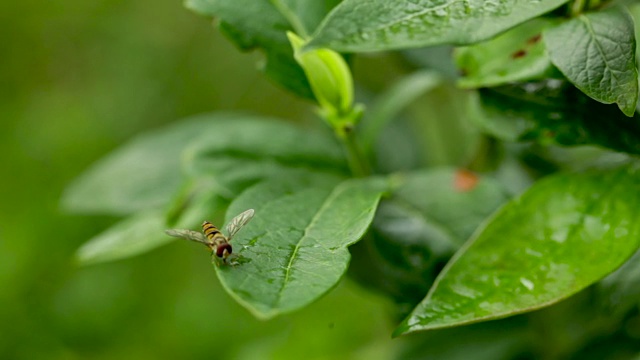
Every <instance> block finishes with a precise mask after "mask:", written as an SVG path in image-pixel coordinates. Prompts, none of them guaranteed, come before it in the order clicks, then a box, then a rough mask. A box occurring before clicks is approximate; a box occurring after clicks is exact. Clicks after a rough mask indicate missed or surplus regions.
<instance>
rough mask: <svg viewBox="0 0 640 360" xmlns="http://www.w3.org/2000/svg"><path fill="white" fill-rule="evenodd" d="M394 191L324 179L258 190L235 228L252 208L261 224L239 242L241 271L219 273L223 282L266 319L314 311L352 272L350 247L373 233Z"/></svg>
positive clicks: (239, 207) (242, 204)
mask: <svg viewBox="0 0 640 360" xmlns="http://www.w3.org/2000/svg"><path fill="white" fill-rule="evenodd" d="M336 184H338V185H337V186H336ZM386 187H387V186H386V181H384V180H382V179H361V180H347V181H345V182H342V183H337V182H336V181H335V179H324V180H323V179H322V178H321V177H318V176H316V177H313V178H312V180H311V181H310V182H307V184H306V185H305V184H302V183H300V182H299V181H294V182H288V183H284V182H281V181H279V182H263V183H260V184H257V185H256V186H254V187H252V188H250V189H248V190H247V191H245V192H244V193H242V194H241V195H240V196H239V197H238V198H236V199H235V200H234V202H233V203H232V204H231V206H230V207H229V211H228V212H227V214H228V216H227V220H230V218H231V217H232V216H235V215H237V214H238V213H240V212H242V211H244V210H246V209H248V208H253V209H255V216H254V218H253V220H252V221H251V222H250V223H249V224H248V225H247V226H246V227H245V228H244V229H243V230H242V231H241V232H240V233H239V234H238V235H237V237H236V238H234V239H233V243H232V244H233V246H234V252H236V253H238V254H239V255H240V256H241V261H240V262H241V264H240V265H237V266H221V267H217V270H218V271H217V272H218V277H219V278H220V280H221V281H222V284H223V285H224V287H225V288H226V289H227V291H228V292H229V293H230V294H231V295H232V296H233V297H234V298H236V300H238V301H239V302H240V303H241V304H243V305H244V306H245V307H247V308H248V309H249V310H250V311H251V312H252V313H254V314H255V315H256V316H258V317H260V318H270V317H273V316H276V315H278V314H280V313H286V312H290V311H293V310H296V309H299V308H301V307H303V306H305V305H308V304H309V303H311V302H313V301H314V300H316V299H318V298H319V297H320V296H322V295H323V294H325V293H326V292H327V291H329V290H330V289H331V288H333V287H334V286H335V285H336V284H337V283H338V281H339V280H340V278H341V277H342V275H343V274H344V272H345V271H346V270H347V266H348V264H349V260H350V255H349V251H348V250H347V246H349V245H351V244H353V243H354V242H356V241H358V240H359V239H360V237H362V235H363V234H364V232H365V231H366V230H367V228H368V227H369V224H370V223H371V221H372V220H373V215H374V213H375V211H376V208H377V205H378V201H379V199H380V196H381V195H382V193H383V192H384V191H385V190H386Z"/></svg>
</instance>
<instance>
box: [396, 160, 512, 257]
mask: <svg viewBox="0 0 640 360" xmlns="http://www.w3.org/2000/svg"><path fill="white" fill-rule="evenodd" d="M507 200H508V195H507V192H506V191H505V189H504V188H503V187H502V185H500V184H499V183H498V182H497V181H495V180H493V179H491V178H489V177H486V176H480V175H478V174H474V173H472V172H469V171H467V170H462V169H453V168H446V167H445V168H432V169H428V170H422V171H416V172H412V173H408V174H407V176H406V178H405V179H404V182H403V183H402V185H401V186H400V187H398V189H396V191H395V192H394V197H393V201H394V202H396V204H398V205H401V206H402V207H404V208H405V209H407V210H408V211H410V212H413V213H414V214H415V215H416V216H419V217H420V218H421V219H422V220H423V221H425V222H426V223H431V224H433V225H436V226H438V227H439V228H440V229H441V230H442V231H444V232H445V233H446V234H448V235H449V237H450V238H449V239H450V241H451V243H452V245H453V246H454V247H455V248H456V249H457V248H458V247H459V246H460V245H462V244H464V243H465V242H466V241H467V239H468V238H469V237H470V236H471V234H472V233H473V232H474V231H475V230H476V228H477V227H478V226H479V225H480V224H481V223H482V222H483V221H484V220H485V219H486V218H487V217H488V216H489V215H491V214H492V213H493V212H494V211H495V210H496V209H497V208H498V207H500V206H501V205H502V204H504V203H505V202H506V201H507Z"/></svg>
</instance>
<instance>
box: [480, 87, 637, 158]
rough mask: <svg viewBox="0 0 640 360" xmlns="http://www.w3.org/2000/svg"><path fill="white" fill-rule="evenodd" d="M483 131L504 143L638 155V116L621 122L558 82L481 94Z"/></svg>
mask: <svg viewBox="0 0 640 360" xmlns="http://www.w3.org/2000/svg"><path fill="white" fill-rule="evenodd" d="M480 95H481V96H480V99H481V103H482V107H483V110H484V112H485V116H482V117H478V118H476V120H478V121H479V125H480V126H481V127H483V128H484V130H485V131H487V132H489V133H491V134H493V135H495V136H497V137H499V138H501V139H505V140H508V141H536V142H539V143H541V144H546V145H548V144H558V145H564V146H574V145H597V146H602V147H606V148H609V149H613V150H616V151H623V152H626V153H629V154H640V116H638V114H636V115H635V116H634V118H631V119H630V118H628V117H626V116H624V115H623V114H622V113H620V111H619V110H618V109H617V108H616V106H614V105H605V104H602V103H599V102H597V101H595V100H592V99H591V98H589V97H587V96H586V95H584V94H582V93H581V92H580V91H578V90H577V89H576V88H575V87H573V86H571V85H570V84H568V82H566V81H561V80H553V79H552V80H545V81H541V82H531V83H523V84H515V85H509V86H503V87H498V88H493V89H487V90H481V92H480Z"/></svg>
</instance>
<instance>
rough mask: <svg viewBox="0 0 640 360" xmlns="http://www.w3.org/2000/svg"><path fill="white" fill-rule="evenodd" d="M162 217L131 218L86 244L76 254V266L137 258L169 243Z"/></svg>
mask: <svg viewBox="0 0 640 360" xmlns="http://www.w3.org/2000/svg"><path fill="white" fill-rule="evenodd" d="M164 228H165V224H164V214H163V213H161V212H159V211H155V210H152V211H147V212H141V213H139V214H136V215H133V216H131V217H128V218H126V219H125V220H123V221H121V222H119V223H117V224H116V225H114V226H112V227H110V228H109V229H107V230H105V231H104V232H103V233H101V234H99V235H97V236H95V237H93V238H92V239H90V240H89V241H87V242H86V243H85V244H84V245H82V247H80V249H78V251H77V253H76V259H77V261H78V263H79V264H80V265H92V264H97V263H102V262H107V261H114V260H119V259H124V258H127V257H131V256H134V255H139V254H142V253H145V252H148V251H149V250H152V249H155V248H157V247H159V246H162V245H164V244H167V243H169V242H171V241H173V239H172V238H169V237H168V236H166V235H164V233H163V230H164Z"/></svg>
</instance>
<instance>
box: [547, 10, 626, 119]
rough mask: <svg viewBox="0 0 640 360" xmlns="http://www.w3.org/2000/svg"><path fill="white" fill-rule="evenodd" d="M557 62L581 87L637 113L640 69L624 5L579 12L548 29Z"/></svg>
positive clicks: (598, 97) (599, 97)
mask: <svg viewBox="0 0 640 360" xmlns="http://www.w3.org/2000/svg"><path fill="white" fill-rule="evenodd" d="M544 41H545V43H546V45H547V49H548V50H549V56H550V57H551V61H552V62H553V64H554V65H556V66H557V67H558V69H560V71H562V73H563V74H564V75H565V76H566V77H567V78H568V79H569V80H570V81H571V82H572V83H573V84H574V85H575V86H576V87H577V88H578V89H580V90H581V91H583V92H584V93H585V94H587V95H589V96H590V97H592V98H593V99H595V100H597V101H600V102H602V103H604V104H612V103H617V104H618V107H620V110H622V112H623V113H624V114H625V115H627V116H633V113H634V111H635V109H636V102H637V101H638V70H637V69H636V62H635V55H636V53H635V51H636V40H635V33H634V26H633V18H632V17H631V15H630V14H629V11H628V10H627V9H625V8H624V7H621V6H619V7H612V8H609V9H606V10H603V11H598V12H594V13H587V14H583V15H579V16H578V17H576V18H574V19H571V20H569V21H567V22H565V23H564V24H561V25H559V26H557V27H554V28H549V29H547V30H545V32H544Z"/></svg>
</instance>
